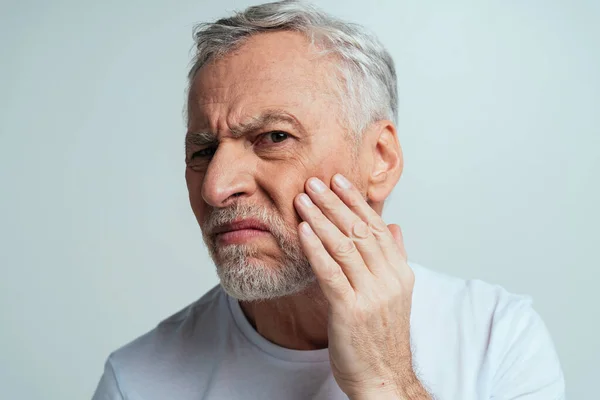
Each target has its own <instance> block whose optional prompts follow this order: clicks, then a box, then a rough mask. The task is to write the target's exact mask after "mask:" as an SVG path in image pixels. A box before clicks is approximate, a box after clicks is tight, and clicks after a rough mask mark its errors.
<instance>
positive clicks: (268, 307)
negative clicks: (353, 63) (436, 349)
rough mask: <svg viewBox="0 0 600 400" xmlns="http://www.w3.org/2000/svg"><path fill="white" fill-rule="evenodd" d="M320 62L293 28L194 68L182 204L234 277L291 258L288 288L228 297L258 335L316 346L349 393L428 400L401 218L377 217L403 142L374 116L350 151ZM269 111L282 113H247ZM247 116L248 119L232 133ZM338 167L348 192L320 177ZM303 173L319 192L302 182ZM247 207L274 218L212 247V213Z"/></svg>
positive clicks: (326, 62) (237, 213)
mask: <svg viewBox="0 0 600 400" xmlns="http://www.w3.org/2000/svg"><path fill="white" fill-rule="evenodd" d="M332 61H335V60H332V59H330V58H329V59H328V58H323V57H317V56H316V55H315V54H314V53H313V52H312V51H311V48H310V46H309V43H308V41H307V40H306V39H305V38H304V37H303V36H302V35H301V34H298V33H293V32H274V33H268V34H259V35H255V36H253V37H251V38H249V39H248V40H247V41H246V42H245V43H244V44H243V45H242V46H240V47H239V48H238V49H236V50H235V51H233V52H232V53H230V54H228V55H227V56H225V57H224V58H221V59H218V60H217V61H213V62H211V63H210V64H208V65H206V66H204V67H203V68H201V69H200V71H199V72H198V74H197V75H196V77H195V79H194V81H193V83H192V85H191V90H190V96H189V106H188V114H189V124H188V135H187V139H186V164H187V168H186V182H187V185H188V190H189V196H190V203H191V206H192V210H193V212H194V214H195V216H196V219H197V220H198V223H199V224H200V227H201V228H202V230H203V236H204V239H205V241H206V243H207V245H208V247H209V251H210V252H211V256H212V257H213V260H215V264H216V265H217V269H218V270H219V268H221V271H223V270H225V269H228V268H230V269H231V270H233V271H237V272H236V273H237V276H238V277H240V279H243V278H244V276H245V274H251V273H253V272H252V271H253V269H254V270H255V271H259V272H260V273H261V274H262V275H260V276H263V277H273V276H274V277H278V276H279V275H277V273H278V272H281V271H283V270H284V269H285V268H288V269H290V268H291V267H290V265H294V268H296V269H293V268H292V270H293V271H296V272H297V273H296V272H295V273H294V274H293V275H291V276H292V278H293V279H295V280H296V281H297V282H298V285H297V287H296V289H297V290H295V291H294V292H293V293H288V294H286V295H285V296H283V297H278V298H273V299H266V300H262V301H252V300H249V301H244V300H243V299H242V300H241V301H240V304H241V307H242V309H243V311H244V313H245V315H246V317H247V318H248V320H249V321H250V322H251V323H252V325H253V326H254V327H255V328H256V330H257V331H258V332H259V333H260V334H261V335H262V336H264V337H265V338H267V339H268V340H270V341H272V342H273V343H276V344H278V345H280V346H283V347H286V348H290V349H297V350H310V349H319V348H325V347H328V348H329V353H330V359H331V365H332V371H333V373H334V376H335V378H336V381H337V383H338V384H339V385H340V388H341V389H342V390H343V391H344V392H345V393H346V394H348V395H349V397H350V398H353V399H369V398H377V399H385V398H397V399H402V398H406V399H408V398H419V399H421V398H423V399H425V398H429V397H428V395H427V394H426V392H425V391H424V390H423V388H422V386H421V385H420V383H419V382H418V380H417V378H416V377H415V375H414V373H413V370H412V357H411V353H410V338H409V320H410V305H411V299H412V287H413V284H414V276H413V274H412V270H411V269H410V267H408V265H407V264H406V252H405V250H404V245H403V243H402V235H401V232H400V228H399V227H398V226H397V225H389V226H388V225H386V224H385V223H384V222H383V221H382V220H381V218H380V214H381V212H382V209H383V202H384V200H385V199H386V198H387V197H388V196H389V194H390V193H391V191H392V189H393V187H394V186H395V185H396V183H397V182H398V180H399V178H400V175H401V174H402V167H403V160H402V151H401V148H400V145H399V143H398V139H397V136H396V131H395V128H394V126H393V124H392V123H391V122H390V121H377V122H374V123H373V124H372V125H371V126H370V127H369V128H368V129H367V131H366V132H365V133H364V136H363V140H362V143H361V144H360V146H359V151H358V152H357V153H356V155H355V156H353V155H352V154H353V151H352V146H353V144H352V143H351V142H350V141H349V140H348V132H347V131H346V130H345V128H344V126H343V121H339V119H338V118H336V115H341V114H340V112H339V106H338V98H337V97H336V94H335V91H334V90H333V88H332V86H331V84H330V83H331V81H330V80H331V78H332V76H333V72H332V71H333V70H332V68H331V62H332ZM267 110H271V114H272V111H273V110H276V111H277V112H278V113H280V114H281V113H285V115H287V116H288V118H289V119H291V120H292V122H289V121H288V122H285V121H278V120H275V119H273V118H271V119H270V120H267V121H263V122H262V123H257V121H259V119H258V116H260V115H264V113H265V112H266V111H267ZM252 122H254V124H253V126H251V128H252V129H250V130H248V129H241V127H245V128H248V124H249V123H252ZM241 130H243V131H244V132H240V131H241ZM273 131H278V132H279V131H282V132H285V133H286V134H284V135H283V136H281V135H280V134H275V135H272V134H271V133H270V132H273ZM198 132H204V133H209V134H210V135H214V136H215V137H216V138H217V139H218V144H215V145H206V144H200V143H199V142H198V141H197V140H194V139H193V138H194V137H196V136H197V135H195V134H197V133H198ZM282 137H283V138H284V139H283V140H280V139H281V138H282ZM274 138H277V139H276V140H274ZM206 149H208V151H207V152H204V153H202V151H204V150H206ZM199 151H200V153H198V152H199ZM198 154H202V156H198ZM338 173H339V174H342V175H343V176H345V177H346V178H348V179H349V180H350V181H351V182H352V183H353V184H352V185H351V187H350V188H349V189H342V188H341V187H340V186H338V185H336V184H334V183H333V182H332V178H333V177H334V175H336V174H338ZM310 178H313V179H310ZM314 178H318V179H317V181H319V182H321V183H322V184H323V185H324V186H323V187H324V188H325V190H324V191H322V192H318V191H315V190H314V189H312V188H311V187H310V182H313V181H314V180H315V179H314ZM302 196H308V197H309V198H310V199H311V200H312V206H311V205H308V206H307V205H304V203H303V202H302ZM259 210H260V211H261V212H263V214H268V215H270V216H273V218H274V219H273V221H274V222H273V223H272V226H273V233H272V234H265V235H261V236H259V237H257V238H253V239H250V240H249V241H248V243H247V244H246V243H244V244H241V245H236V246H237V247H236V248H237V249H238V251H237V252H235V254H233V253H234V252H228V250H227V249H226V248H224V246H219V243H218V241H217V240H216V239H215V235H214V234H213V232H212V228H213V227H214V226H215V225H216V224H217V223H216V222H215V221H217V220H218V217H219V218H221V219H220V220H221V221H230V220H232V219H234V218H236V217H247V216H257V215H259V214H258V211H259ZM302 221H305V222H302ZM301 222H302V223H301ZM303 226H310V227H312V229H310V232H312V234H306V233H303V232H304V230H303V229H302V227H303ZM282 243H287V246H288V247H286V250H285V251H284V250H283V249H282ZM231 248H234V247H231ZM242 264H243V268H242V267H240V265H242ZM235 268H238V269H235ZM298 271H300V272H298ZM221 273H222V272H220V276H221ZM223 276H225V275H223ZM254 282H255V281H253V280H250V281H248V285H249V286H247V287H250V286H251V284H253V283H254Z"/></svg>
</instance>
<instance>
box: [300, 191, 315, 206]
mask: <svg viewBox="0 0 600 400" xmlns="http://www.w3.org/2000/svg"><path fill="white" fill-rule="evenodd" d="M300 203H302V204H304V205H305V206H306V207H312V206H313V202H312V200H311V199H310V197H308V195H307V194H306V193H301V194H300Z"/></svg>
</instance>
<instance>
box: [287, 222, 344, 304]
mask: <svg viewBox="0 0 600 400" xmlns="http://www.w3.org/2000/svg"><path fill="white" fill-rule="evenodd" d="M298 237H299V238H300V245H301V246H302V250H303V251H304V254H306V258H307V259H308V262H309V263H310V265H311V267H312V269H313V271H314V273H315V276H316V277H317V282H318V283H319V286H320V287H321V290H322V291H323V294H324V295H325V297H326V298H327V301H329V304H330V305H332V306H336V305H337V304H350V303H348V301H350V300H351V299H350V297H351V296H352V295H353V294H354V289H353V288H352V286H351V285H350V282H349V281H348V278H347V277H346V275H345V274H344V272H343V271H342V269H341V267H340V266H339V265H338V263H337V262H335V260H334V259H333V258H331V256H330V255H329V253H328V252H327V250H326V249H325V247H324V246H323V243H321V240H320V239H319V238H318V236H317V235H316V234H315V232H314V231H313V230H312V228H311V227H310V225H309V224H308V222H306V221H303V222H301V223H300V225H298Z"/></svg>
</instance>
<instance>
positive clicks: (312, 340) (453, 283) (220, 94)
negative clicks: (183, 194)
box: [94, 1, 564, 400]
mask: <svg viewBox="0 0 600 400" xmlns="http://www.w3.org/2000/svg"><path fill="white" fill-rule="evenodd" d="M195 38H196V42H197V55H196V58H195V63H194V65H193V68H192V69H191V71H190V74H189V83H190V88H189V98H188V131H187V135H186V142H185V143H186V154H185V162H186V174H185V177H186V181H187V186H188V190H189V197H190V203H191V207H192V210H193V212H194V214H195V216H196V219H197V221H198V223H199V225H200V227H201V229H202V234H203V238H204V241H205V242H206V245H207V247H208V250H209V252H210V255H211V257H212V259H213V260H214V262H215V264H216V267H217V272H218V276H219V278H220V285H218V286H217V287H215V288H213V289H212V290H211V291H210V292H208V293H207V294H205V295H204V296H203V297H202V298H200V299H199V300H198V301H196V302H195V303H193V304H191V305H190V306H188V307H186V308H185V309H184V310H182V311H180V312H178V313H176V314H174V315H173V316H171V317H169V318H167V319H166V320H164V321H163V322H161V323H160V324H159V325H158V326H157V327H156V328H155V329H154V330H152V331H151V332H149V333H147V334H145V335H143V336H141V337H140V338H138V339H136V340H134V341H133V342H131V343H129V344H128V345H126V346H124V347H123V348H121V349H119V350H117V351H116V352H114V353H113V354H111V355H110V357H109V358H108V361H107V362H106V366H105V372H104V375H103V377H102V379H101V381H100V384H99V386H98V388H97V390H96V394H95V396H94V398H95V399H98V400H100V399H111V400H112V399H129V400H138V399H145V400H159V399H160V400H166V399H174V400H175V399H180V400H191V399H210V400H212V399H323V400H324V399H345V398H350V399H378V400H381V399H432V398H434V397H435V398H439V399H460V400H469V399H473V400H474V399H531V400H533V399H536V400H550V399H561V398H564V381H563V374H562V371H561V368H560V365H559V362H558V359H557V356H556V353H555V350H554V347H553V344H552V341H551V339H550V337H549V335H548V332H547V330H546V328H545V326H544V324H543V322H542V321H541V319H540V317H539V316H538V315H537V314H536V313H535V312H534V311H533V309H532V308H531V304H530V301H529V300H528V298H525V297H520V296H516V295H513V294H510V293H508V292H506V291H505V290H503V289H502V288H499V287H497V286H492V285H488V284H486V283H483V282H480V281H463V280H460V279H455V278H451V277H448V276H445V275H441V274H439V273H436V272H432V271H430V270H427V269H425V268H423V267H421V266H419V265H417V264H415V263H413V262H408V261H407V256H406V251H405V249H404V246H403V242H402V234H401V232H400V228H399V227H398V226H397V225H386V224H385V223H384V221H383V220H382V219H381V217H380V215H381V213H382V209H383V204H384V201H385V200H386V198H387V197H388V196H389V195H390V193H391V192H392V189H393V188H394V186H395V185H396V183H397V182H398V180H399V179H400V175H401V174H402V168H403V158H402V151H401V148H400V144H399V142H398V138H397V135H396V129H395V124H394V121H395V119H396V114H397V95H396V76H395V71H394V64H393V62H392V59H391V58H390V55H389V54H388V53H387V52H386V50H385V49H384V48H383V47H382V45H381V44H380V43H379V42H378V41H377V39H376V38H374V37H373V36H371V35H370V34H368V33H366V32H365V31H364V30H363V29H362V28H361V27H359V26H357V25H353V24H347V23H344V22H342V21H340V20H338V19H335V18H332V17H331V16H328V15H326V14H324V13H322V12H320V11H318V10H316V9H314V8H313V7H310V6H308V5H304V4H302V3H297V2H292V1H283V2H279V3H271V4H264V5H260V6H255V7H250V8H248V9H247V10H245V11H244V12H241V13H237V14H235V15H234V16H232V17H231V18H226V19H221V20H218V21H216V22H215V23H207V24H202V25H200V26H199V27H198V28H197V29H196V32H195Z"/></svg>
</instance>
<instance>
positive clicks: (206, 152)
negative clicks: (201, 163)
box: [190, 147, 217, 160]
mask: <svg viewBox="0 0 600 400" xmlns="http://www.w3.org/2000/svg"><path fill="white" fill-rule="evenodd" d="M216 150H217V148H216V147H207V148H205V149H202V150H198V151H196V152H194V153H193V154H192V156H191V157H190V159H191V160H193V159H194V158H198V157H200V158H207V157H212V156H213V155H214V154H215V151H216Z"/></svg>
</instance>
